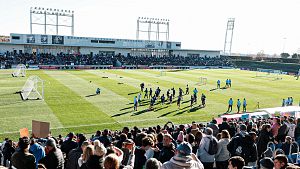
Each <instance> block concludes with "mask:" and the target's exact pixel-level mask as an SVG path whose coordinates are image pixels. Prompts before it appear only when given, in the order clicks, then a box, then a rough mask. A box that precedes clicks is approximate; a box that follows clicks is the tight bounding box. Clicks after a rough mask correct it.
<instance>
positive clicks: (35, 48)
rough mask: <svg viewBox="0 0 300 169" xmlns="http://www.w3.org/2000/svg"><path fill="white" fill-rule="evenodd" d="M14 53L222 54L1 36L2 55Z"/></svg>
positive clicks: (144, 43)
mask: <svg viewBox="0 0 300 169" xmlns="http://www.w3.org/2000/svg"><path fill="white" fill-rule="evenodd" d="M5 52H15V53H35V54H39V53H51V54H57V53H68V54H91V55H96V54H98V55H104V56H112V55H118V54H120V55H124V56H128V55H133V56H140V55H148V56H151V55H152V56H154V55H155V56H164V55H180V56H197V57H204V56H206V57H216V56H220V51H219V50H187V49H181V42H171V41H148V40H132V39H111V38H94V37H76V36H59V35H41V34H16V33H12V34H10V36H0V54H1V53H5Z"/></svg>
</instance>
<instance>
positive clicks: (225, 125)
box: [219, 117, 230, 132]
mask: <svg viewBox="0 0 300 169" xmlns="http://www.w3.org/2000/svg"><path fill="white" fill-rule="evenodd" d="M229 129H230V126H229V123H228V122H227V118H226V117H224V118H223V122H222V123H221V124H219V132H222V131H223V130H227V131H228V132H229V131H230V130H229Z"/></svg>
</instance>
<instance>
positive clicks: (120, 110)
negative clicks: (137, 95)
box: [120, 106, 133, 111]
mask: <svg viewBox="0 0 300 169" xmlns="http://www.w3.org/2000/svg"><path fill="white" fill-rule="evenodd" d="M132 108H133V106H131V107H125V108H123V109H120V111H123V110H127V109H132Z"/></svg>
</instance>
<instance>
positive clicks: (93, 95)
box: [85, 94, 98, 97]
mask: <svg viewBox="0 0 300 169" xmlns="http://www.w3.org/2000/svg"><path fill="white" fill-rule="evenodd" d="M97 95H98V94H90V95H87V96H85V97H92V96H97Z"/></svg>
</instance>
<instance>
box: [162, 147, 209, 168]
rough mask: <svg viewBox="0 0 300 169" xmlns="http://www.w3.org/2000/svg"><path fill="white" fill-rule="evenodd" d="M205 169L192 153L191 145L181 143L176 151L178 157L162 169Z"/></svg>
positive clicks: (166, 163)
mask: <svg viewBox="0 0 300 169" xmlns="http://www.w3.org/2000/svg"><path fill="white" fill-rule="evenodd" d="M182 168H186V169H196V168H197V169H204V167H203V164H202V163H201V161H200V160H199V159H198V158H197V157H196V155H195V154H193V153H192V147H191V145H190V144H189V143H187V142H183V143H181V144H180V145H179V146H178V147H177V150H176V155H175V156H174V157H172V158H171V159H170V161H167V162H165V163H164V164H163V165H162V167H161V169H182Z"/></svg>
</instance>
